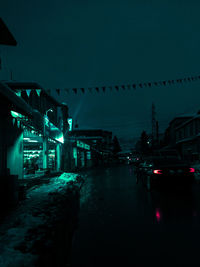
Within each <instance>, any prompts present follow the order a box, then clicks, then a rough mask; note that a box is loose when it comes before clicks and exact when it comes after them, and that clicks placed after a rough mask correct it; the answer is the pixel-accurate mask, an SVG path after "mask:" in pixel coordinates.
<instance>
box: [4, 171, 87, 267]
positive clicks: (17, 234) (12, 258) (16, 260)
mask: <svg viewBox="0 0 200 267" xmlns="http://www.w3.org/2000/svg"><path fill="white" fill-rule="evenodd" d="M84 180H85V179H84V177H83V176H80V175H78V174H74V173H63V174H62V175H61V176H59V177H55V178H50V179H49V181H48V183H46V184H42V185H37V186H35V187H34V188H31V189H30V190H29V191H28V192H27V199H26V200H25V201H24V202H23V203H21V204H20V205H19V207H18V208H17V209H16V210H15V211H13V212H12V214H11V215H9V216H8V217H7V218H6V220H5V221H4V223H3V224H1V226H0V236H1V238H0V251H1V253H0V266H3V267H10V266H12V267H18V266H19V267H23V266H36V262H37V259H38V253H39V251H40V250H41V249H44V248H45V249H46V250H48V249H49V248H51V247H52V240H53V235H54V234H55V233H53V231H52V229H54V228H55V227H54V226H55V225H56V223H57V222H60V221H62V219H63V218H64V217H65V218H66V214H67V216H70V215H71V213H70V212H71V211H69V210H70V208H71V209H73V208H74V206H73V205H72V206H73V207H71V206H70V205H71V204H69V203H71V202H74V199H75V200H76V201H77V203H78V201H79V193H80V188H81V186H82V184H83V182H84ZM71 199H73V201H72V200H71ZM70 201H71V202H70ZM68 209H69V210H68Z"/></svg>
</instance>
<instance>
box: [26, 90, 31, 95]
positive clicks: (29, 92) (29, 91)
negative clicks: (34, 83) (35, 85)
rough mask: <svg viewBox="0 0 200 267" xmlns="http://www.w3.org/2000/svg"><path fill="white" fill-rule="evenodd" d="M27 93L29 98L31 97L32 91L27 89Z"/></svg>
mask: <svg viewBox="0 0 200 267" xmlns="http://www.w3.org/2000/svg"><path fill="white" fill-rule="evenodd" d="M26 93H27V96H28V97H29V96H30V94H31V89H27V90H26Z"/></svg>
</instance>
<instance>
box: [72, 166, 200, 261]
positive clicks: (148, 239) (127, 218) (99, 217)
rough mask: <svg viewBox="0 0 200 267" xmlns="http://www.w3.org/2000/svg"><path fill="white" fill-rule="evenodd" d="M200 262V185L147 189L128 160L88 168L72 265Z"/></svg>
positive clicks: (74, 242) (74, 241)
mask: <svg viewBox="0 0 200 267" xmlns="http://www.w3.org/2000/svg"><path fill="white" fill-rule="evenodd" d="M182 264H188V266H191V265H193V264H196V265H197V266H200V185H199V184H194V186H193V188H192V192H188V193H183V192H181V191H174V192H159V191H157V192H150V193H149V192H147V191H146V190H145V188H144V187H143V186H142V184H138V185H137V184H136V182H135V176H134V173H133V166H117V167H114V168H107V169H104V170H100V169H98V170H93V171H91V172H90V174H89V176H88V179H87V182H86V184H85V186H84V187H83V190H82V197H81V210H80V215H79V227H78V229H77V231H76V233H75V236H74V240H73V248H72V266H120V265H121V266H148V265H150V266H176V265H182Z"/></svg>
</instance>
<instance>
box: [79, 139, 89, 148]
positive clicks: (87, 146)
mask: <svg viewBox="0 0 200 267" xmlns="http://www.w3.org/2000/svg"><path fill="white" fill-rule="evenodd" d="M76 144H77V147H81V148H84V149H87V150H90V146H89V145H87V144H85V143H83V142H81V141H79V140H78V141H77V143H76Z"/></svg>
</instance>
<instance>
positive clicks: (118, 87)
mask: <svg viewBox="0 0 200 267" xmlns="http://www.w3.org/2000/svg"><path fill="white" fill-rule="evenodd" d="M197 80H200V75H199V76H191V77H185V78H180V79H176V80H165V81H157V82H148V83H147V82H145V83H139V84H137V83H136V84H135V83H134V84H131V85H130V84H128V85H115V86H108V87H107V88H110V91H112V89H113V88H115V89H116V90H117V91H119V90H120V88H122V89H123V90H126V89H128V90H130V89H131V88H134V89H136V87H137V86H138V87H140V88H143V87H151V86H153V85H154V86H163V85H164V86H166V85H172V84H175V83H183V82H185V83H186V82H191V81H197ZM100 88H102V91H103V92H104V93H105V92H106V86H102V87H92V88H86V89H88V90H89V92H90V93H92V89H96V91H97V92H100ZM72 89H73V91H74V93H75V94H77V92H78V90H79V89H80V90H81V91H82V93H85V90H86V89H85V88H78V89H77V88H72ZM55 90H56V92H57V94H58V95H59V94H60V91H61V90H60V89H55ZM64 90H65V91H66V92H67V93H69V92H70V89H69V88H64ZM25 91H26V93H27V95H28V97H29V96H30V93H31V89H30V90H28V89H27V90H25ZM46 91H47V92H48V93H49V94H50V90H46ZM21 92H22V91H20V92H19V93H18V92H16V94H17V95H18V96H20V94H21ZM36 92H37V94H38V96H40V94H41V89H36Z"/></svg>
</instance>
